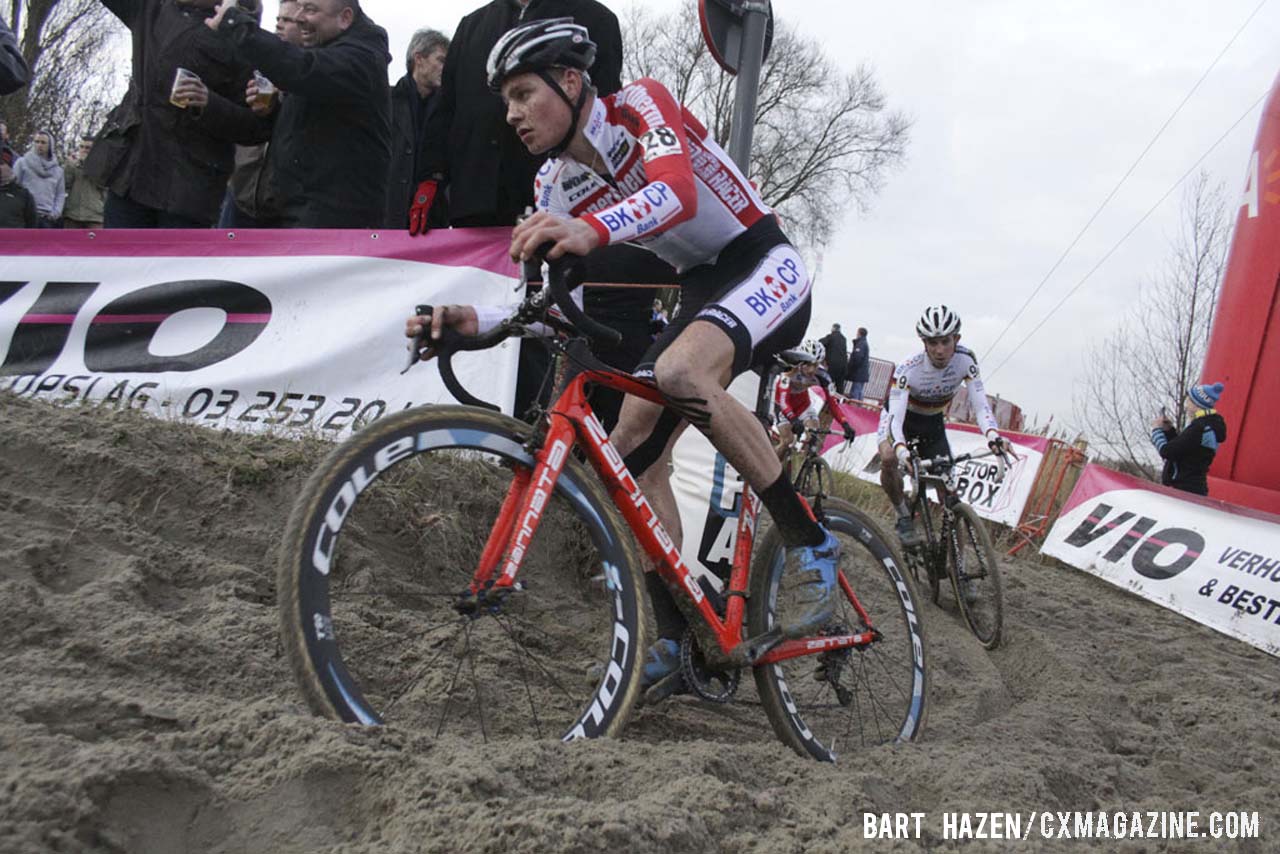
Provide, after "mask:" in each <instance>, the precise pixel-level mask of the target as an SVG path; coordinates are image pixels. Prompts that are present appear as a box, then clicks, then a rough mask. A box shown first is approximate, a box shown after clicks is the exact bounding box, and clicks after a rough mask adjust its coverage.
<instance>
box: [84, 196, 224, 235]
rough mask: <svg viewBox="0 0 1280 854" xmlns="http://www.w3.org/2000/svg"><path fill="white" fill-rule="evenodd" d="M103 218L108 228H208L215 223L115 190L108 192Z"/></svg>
mask: <svg viewBox="0 0 1280 854" xmlns="http://www.w3.org/2000/svg"><path fill="white" fill-rule="evenodd" d="M102 218H103V225H105V226H106V227H107V228H208V227H209V226H211V225H213V223H211V222H202V221H200V220H197V219H192V218H191V217H187V216H182V215H181V214H175V213H169V212H168V211H162V210H160V209H158V208H150V207H147V206H146V205H143V204H139V203H138V202H135V201H134V200H133V199H130V198H129V197H127V196H120V195H117V194H116V193H115V192H108V193H107V203H106V207H105V208H104V210H103V213H102Z"/></svg>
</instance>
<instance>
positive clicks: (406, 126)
mask: <svg viewBox="0 0 1280 854" xmlns="http://www.w3.org/2000/svg"><path fill="white" fill-rule="evenodd" d="M448 51H449V39H448V38H446V37H445V35H444V34H443V33H440V32H437V31H436V30H418V31H417V32H416V33H414V34H413V38H412V39H410V40H409V50H408V52H407V55H406V57H405V66H406V68H407V69H408V71H407V73H406V74H405V75H404V77H401V78H400V82H399V83H397V84H396V85H395V87H394V88H392V90H391V173H390V175H389V177H388V179H387V215H386V219H385V220H384V222H383V225H384V226H385V227H386V228H408V227H409V208H410V206H411V205H412V204H413V194H414V191H415V190H416V189H417V186H418V184H420V183H422V182H423V181H424V180H426V179H427V177H428V175H427V170H426V158H425V156H424V155H425V148H424V146H423V140H424V138H425V136H426V129H427V123H428V122H429V121H430V120H431V116H432V114H434V113H435V111H436V108H437V107H438V106H439V105H440V78H441V76H442V75H443V73H444V58H445V55H446V54H447V53H448ZM448 224H449V216H448V213H447V206H446V205H445V203H444V200H443V199H441V200H440V201H439V203H437V204H435V205H432V207H431V210H430V211H429V212H427V225H428V226H429V227H430V228H438V227H440V226H444V225H448Z"/></svg>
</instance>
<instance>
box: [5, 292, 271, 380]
mask: <svg viewBox="0 0 1280 854" xmlns="http://www.w3.org/2000/svg"><path fill="white" fill-rule="evenodd" d="M28 284H29V283H28V282H0V304H2V303H4V302H7V301H8V300H9V299H11V298H12V297H13V296H14V295H15V294H16V293H18V291H20V290H22V289H23V288H24V287H26V286H27V285H28ZM98 285H99V283H98V282H46V283H45V284H44V286H43V288H42V289H41V291H40V296H39V297H38V298H37V299H36V301H35V303H34V304H33V305H32V306H31V308H30V309H29V310H28V311H27V313H26V314H25V315H24V316H23V317H22V318H21V319H20V320H19V321H18V323H17V326H16V327H14V329H13V337H12V339H11V340H10V342H9V349H8V351H7V352H6V353H5V354H4V362H3V363H0V376H14V375H39V374H43V373H44V372H45V371H47V370H48V369H49V368H50V366H51V365H53V363H54V362H55V361H57V359H58V358H59V357H60V356H61V355H62V354H63V351H64V350H65V349H66V346H67V340H68V338H69V337H70V334H71V326H72V324H73V323H75V322H76V320H77V319H78V318H79V317H80V316H81V311H82V309H83V308H84V306H85V303H86V302H88V300H89V297H90V296H92V295H93V293H94V292H95V291H96V290H97V288H98ZM197 308H214V309H221V310H222V311H223V312H224V313H225V318H224V320H223V324H222V328H221V329H220V330H219V331H218V333H217V335H215V336H214V337H213V340H211V341H209V342H208V343H206V344H203V345H202V346H200V347H197V348H196V349H194V350H192V351H191V352H189V353H182V354H178V355H165V356H157V355H154V354H153V353H152V352H151V343H152V339H153V338H154V337H155V334H156V331H157V330H158V329H159V328H160V326H161V324H163V323H164V322H165V321H166V320H168V319H169V318H170V317H172V316H173V315H175V314H177V313H179V312H182V311H187V310H190V309H197ZM270 320H271V301H270V300H269V299H268V298H267V295H266V294H264V293H262V292H261V291H259V290H257V289H256V288H252V287H250V286H249V285H245V284H241V283H240V282H228V281H223V280H219V279H199V280H191V281H177V282H162V283H160V284H157V285H149V286H147V287H144V288H140V289H139V290H136V291H133V292H131V293H128V294H125V295H124V296H121V297H119V298H117V299H115V300H112V301H111V302H110V303H108V304H107V305H105V306H103V307H102V308H101V309H100V310H99V311H98V312H97V313H96V314H94V315H93V316H92V317H91V318H90V319H89V328H88V330H87V332H86V333H85V341H84V353H83V356H84V366H85V368H86V369H88V370H89V371H93V372H101V373H162V372H165V371H198V370H200V369H202V368H207V367H209V366H210V365H213V364H216V363H218V362H221V361H223V360H225V359H229V358H230V357H232V356H234V355H236V354H237V353H239V352H240V351H242V350H244V349H245V348H246V347H248V346H249V345H250V344H252V343H253V342H254V341H255V340H256V339H257V338H258V336H259V335H261V334H262V331H263V330H264V329H265V328H266V326H267V323H268V322H269V321H270Z"/></svg>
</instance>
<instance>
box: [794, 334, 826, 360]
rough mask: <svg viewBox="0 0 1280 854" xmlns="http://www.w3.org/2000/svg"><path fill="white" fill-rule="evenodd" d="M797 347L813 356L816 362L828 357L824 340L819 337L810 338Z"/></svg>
mask: <svg viewBox="0 0 1280 854" xmlns="http://www.w3.org/2000/svg"><path fill="white" fill-rule="evenodd" d="M796 349H797V350H799V351H800V352H801V353H804V354H805V355H807V356H811V357H813V361H815V362H821V361H822V360H823V359H825V358H826V357H827V348H826V347H823V346H822V342H821V341H819V340H818V339H817V338H810V339H809V340H808V341H806V342H804V343H803V344H801V345H800V346H799V347H797V348H796Z"/></svg>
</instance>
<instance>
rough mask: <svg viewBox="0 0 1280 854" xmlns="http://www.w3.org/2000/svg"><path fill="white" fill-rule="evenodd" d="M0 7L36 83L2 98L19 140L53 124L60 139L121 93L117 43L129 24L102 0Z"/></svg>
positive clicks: (69, 143) (91, 123) (19, 0)
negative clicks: (111, 10)
mask: <svg viewBox="0 0 1280 854" xmlns="http://www.w3.org/2000/svg"><path fill="white" fill-rule="evenodd" d="M0 14H3V15H4V16H5V19H6V20H7V21H8V22H9V24H10V26H11V27H13V30H14V32H15V33H17V35H18V43H19V45H20V46H21V48H22V55H23V56H24V57H25V58H26V60H27V64H28V65H30V66H31V72H32V80H31V85H29V86H28V87H27V88H25V89H22V90H19V91H18V92H15V93H14V94H12V95H9V96H8V97H5V98H0V115H2V116H3V117H4V119H5V121H6V122H7V123H8V126H9V135H10V136H11V137H12V139H13V143H14V145H15V147H16V148H19V149H20V150H22V149H25V148H26V145H27V143H28V142H29V141H30V138H31V136H32V134H34V133H35V132H36V131H37V130H47V131H49V132H50V133H51V134H53V136H54V139H55V140H56V141H57V143H58V145H59V146H60V147H61V149H62V151H59V152H58V153H59V155H61V154H62V153H63V152H65V150H66V149H67V148H74V146H75V137H77V136H79V135H80V134H83V133H89V132H92V131H94V130H96V129H97V127H98V125H99V124H101V121H102V118H103V117H104V116H105V114H106V112H107V110H109V109H110V108H111V107H112V106H114V104H115V102H116V101H117V100H119V94H120V91H121V89H122V88H123V86H122V84H123V80H122V78H121V77H119V76H118V75H117V74H114V73H112V72H111V69H113V68H116V67H119V66H120V64H121V63H119V62H117V61H114V60H115V59H116V58H117V57H116V54H117V53H118V48H117V47H116V45H117V42H118V39H119V36H120V34H121V33H122V32H124V29H123V27H122V26H121V25H120V23H119V21H117V20H116V18H115V16H113V15H112V14H111V13H110V12H108V11H107V9H106V7H105V6H103V5H102V4H101V2H99V0H16V2H15V0H3V2H0Z"/></svg>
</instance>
